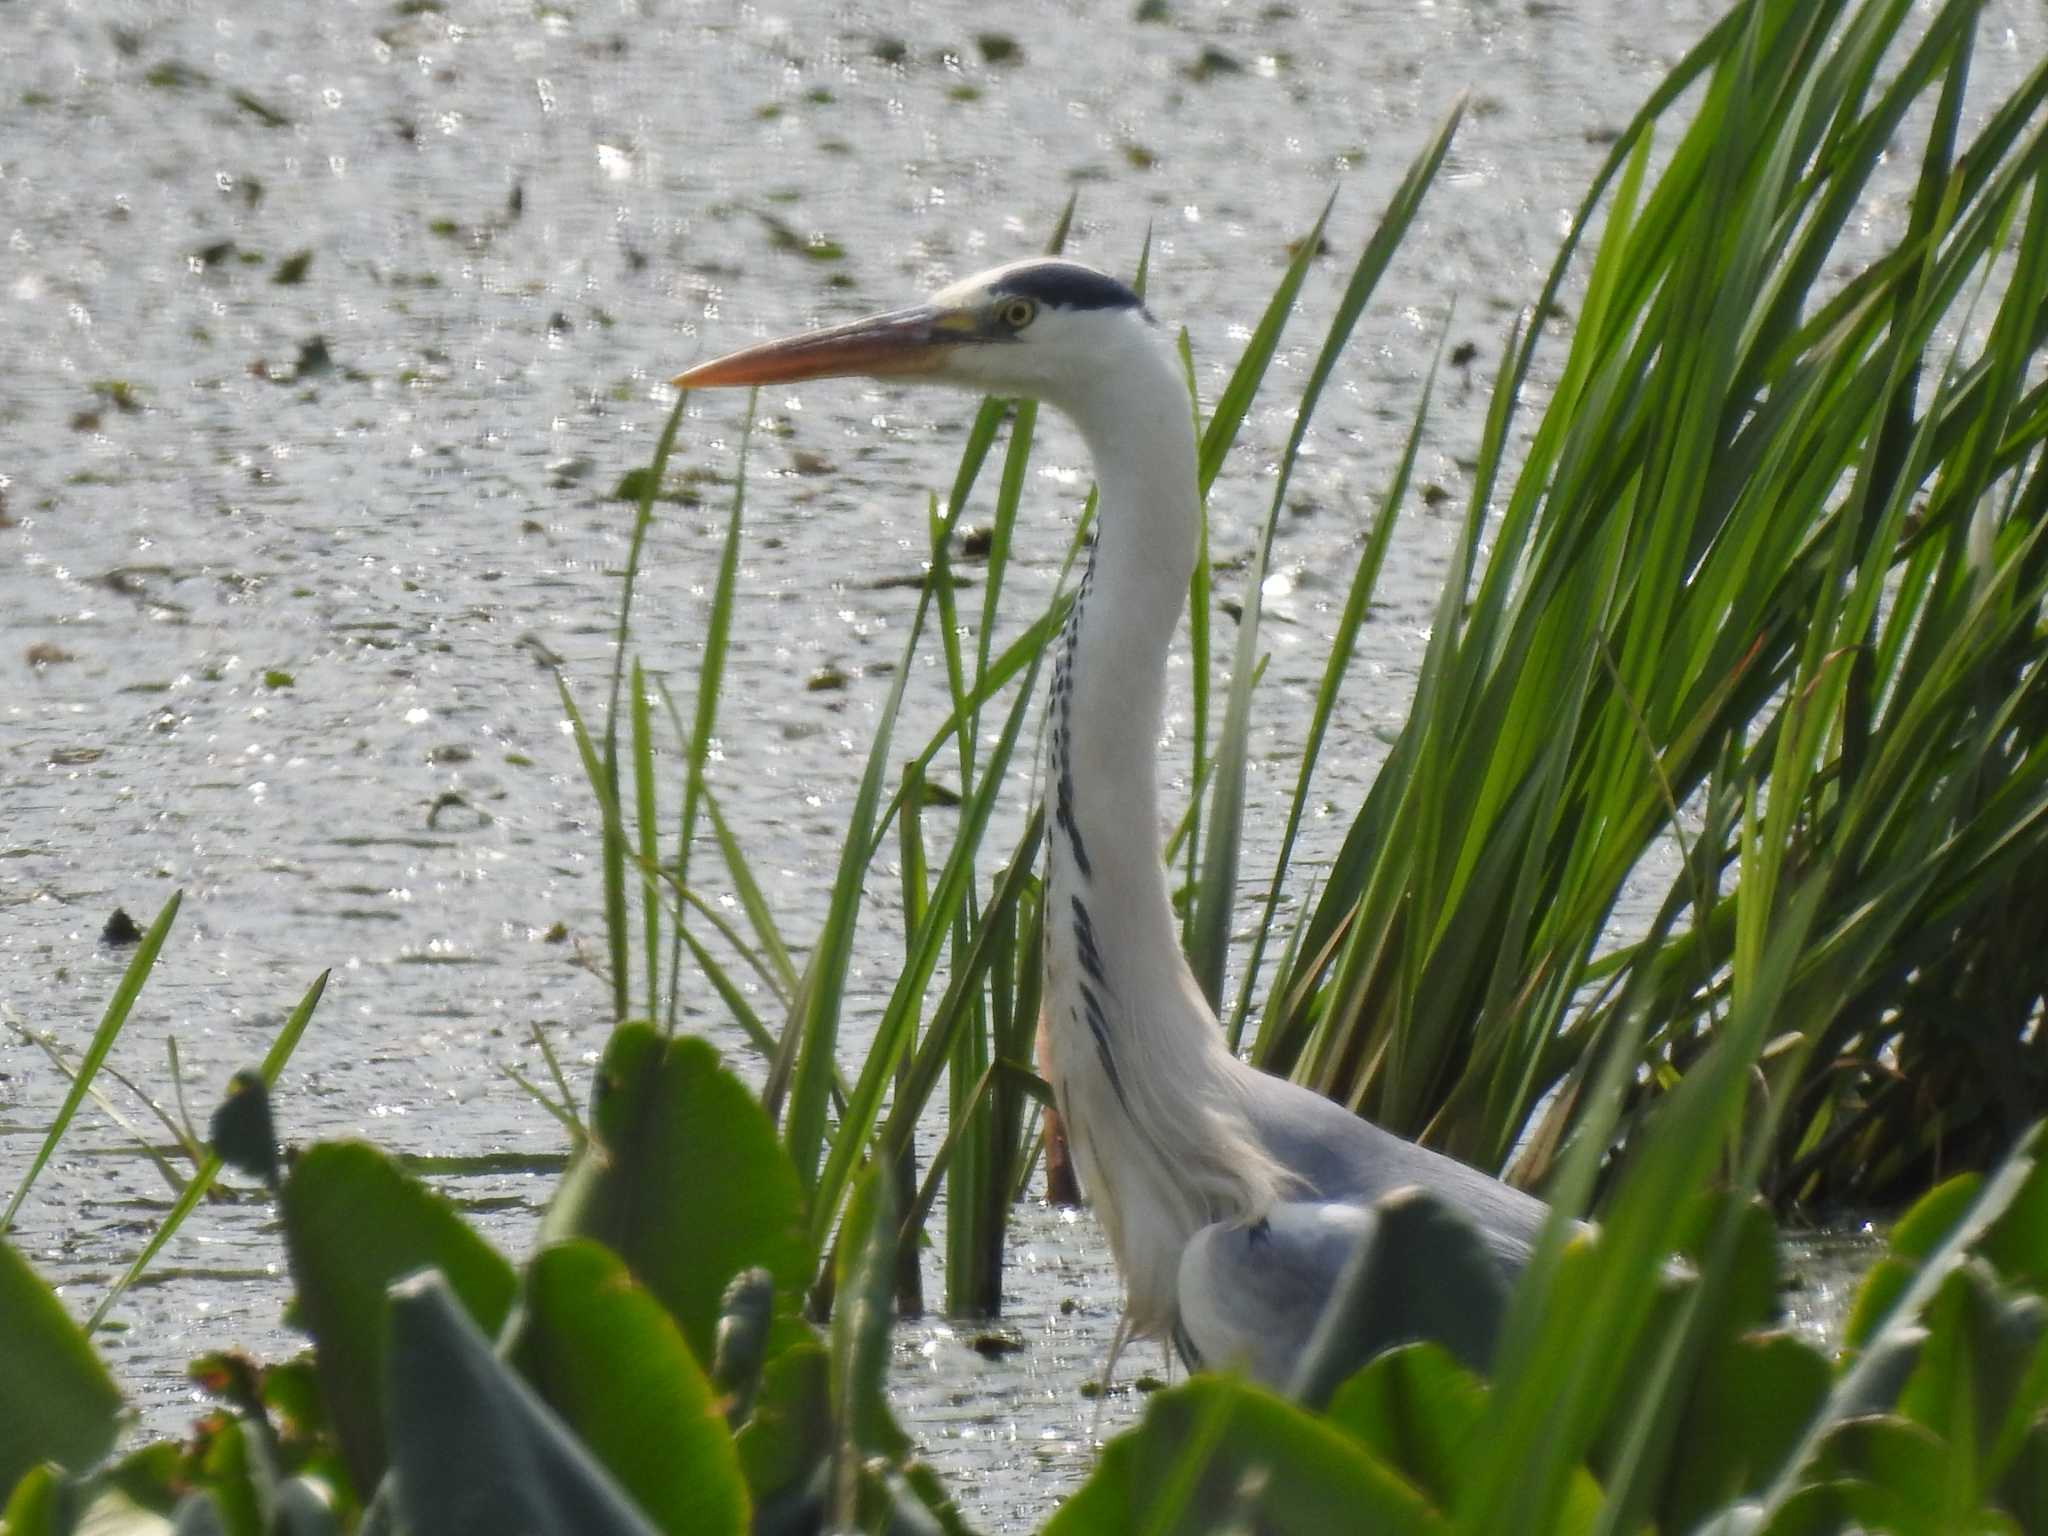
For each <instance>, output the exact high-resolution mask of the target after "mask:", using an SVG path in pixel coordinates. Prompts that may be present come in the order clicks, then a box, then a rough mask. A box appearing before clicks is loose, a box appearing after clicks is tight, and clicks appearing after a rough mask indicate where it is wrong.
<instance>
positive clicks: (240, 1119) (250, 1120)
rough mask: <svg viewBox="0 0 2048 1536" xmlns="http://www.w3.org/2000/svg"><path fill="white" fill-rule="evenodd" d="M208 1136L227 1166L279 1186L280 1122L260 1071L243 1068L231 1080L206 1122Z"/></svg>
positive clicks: (217, 1155)
mask: <svg viewBox="0 0 2048 1536" xmlns="http://www.w3.org/2000/svg"><path fill="white" fill-rule="evenodd" d="M206 1139H207V1141H208V1143H209V1144H210V1145H211V1146H212V1148H213V1152H214V1155H215V1156H216V1157H218V1158H219V1159H220V1160H221V1161H222V1162H223V1163H226V1164H227V1165H228V1167H230V1168H233V1169H234V1170H236V1171H237V1172H238V1173H246V1174H248V1175H249V1176H250V1177H251V1178H255V1179H261V1180H262V1181H263V1182H264V1183H265V1184H266V1185H268V1186H269V1187H271V1188H273V1189H274V1188H276V1187H277V1179H278V1161H277V1126H276V1123H275V1122H274V1121H273V1120H272V1118H271V1113H270V1085H269V1084H267V1083H266V1082H264V1081H263V1074H262V1073H261V1072H254V1071H248V1070H244V1071H241V1072H237V1073H236V1074H235V1075H234V1076H233V1077H232V1078H230V1079H229V1080H228V1093H227V1097H226V1098H224V1099H222V1100H221V1101H220V1106H219V1107H218V1108H217V1109H215V1110H214V1112H213V1118H212V1119H211V1120H209V1121H208V1122H207V1126H206Z"/></svg>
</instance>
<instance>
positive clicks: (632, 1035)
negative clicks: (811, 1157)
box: [541, 1022, 810, 1361]
mask: <svg viewBox="0 0 2048 1536" xmlns="http://www.w3.org/2000/svg"><path fill="white" fill-rule="evenodd" d="M590 1133H591V1140H590V1145H589V1146H587V1147H586V1148H585V1149H584V1150H583V1151H582V1152H580V1153H578V1154H577V1156H576V1159H575V1161H574V1162H573V1163H571V1164H570V1166H569V1171H568V1172H567V1173H566V1174H565V1175H564V1176H563V1178H562V1183H561V1186H560V1187H559V1188H558V1189H557V1190H556V1191H555V1197H554V1200H553V1201H552V1202H551V1203H550V1205H549V1207H548V1212H547V1215H546V1217H545V1218H544V1219H543V1221H542V1223H541V1239H542V1241H543V1242H544V1243H547V1242H553V1241H557V1240H560V1239H563V1238H569V1237H590V1238H595V1239H596V1240H597V1241H598V1242H600V1243H602V1244H603V1245H604V1246H605V1247H607V1248H609V1249H611V1250H612V1252H614V1253H616V1254H618V1255H619V1256H620V1257H621V1258H623V1259H624V1260H625V1261H626V1264H627V1266H628V1267H629V1268H630V1269H631V1270H632V1272H633V1276H634V1278H635V1279H637V1280H638V1281H639V1282H640V1283H641V1284H642V1285H644V1286H646V1287H647V1289H648V1290H649V1291H651V1292H653V1293H654V1296H655V1297H656V1299H658V1300H659V1301H660V1302H661V1304H662V1305H663V1306H664V1307H666V1308H668V1311H669V1315H670V1316H672V1317H673V1318H674V1319H675V1320H676V1324H677V1326H678V1327H680V1328H681V1329H682V1331H683V1338H684V1340H685V1341H686V1342H687V1343H688V1344H689V1346H690V1351H691V1353H692V1354H693V1355H695V1356H696V1357H697V1359H698V1360H699V1361H710V1360H712V1359H713V1358H714V1357H715V1352H716V1332H717V1328H718V1317H719V1310H720V1304H721V1301H722V1298H723V1296H724V1294H725V1288H726V1286H727V1284H728V1283H729V1282H730V1281H731V1280H732V1278H733V1276H734V1275H736V1274H738V1273H739V1272H740V1271H741V1270H743V1269H749V1268H754V1267H759V1268H761V1269H765V1270H767V1271H768V1273H769V1274H770V1275H771V1276H772V1277H773V1278H774V1281H775V1288H776V1294H777V1295H778V1296H783V1297H794V1296H798V1295H800V1294H802V1291H803V1287H804V1285H805V1283H806V1282H807V1281H808V1280H809V1279H810V1275H809V1274H808V1272H807V1266H806V1261H805V1253H804V1245H803V1237H802V1217H803V1193H802V1191H801V1190H800V1189H799V1188H798V1186H797V1180H796V1171H795V1170H794V1169H793V1168H792V1167H791V1166H790V1163H789V1159H788V1157H786V1156H785V1155H784V1153H783V1151H782V1148H781V1147H780V1146H778V1145H777V1144H776V1140H775V1130H774V1127H773V1126H771V1125H770V1124H769V1122H768V1117H767V1115H766V1114H765V1113H764V1112H763V1111H762V1109H761V1106H760V1105H759V1104H758V1103H757V1102H756V1101H755V1099H754V1096H753V1094H751V1093H750V1092H748V1091H747V1088H746V1086H745V1085H744V1084H742V1083H741V1082H740V1080H739V1079H738V1078H736V1077H734V1076H733V1075H732V1074H731V1073H730V1072H728V1071H726V1070H725V1068H724V1067H723V1066H721V1065H720V1064H719V1059H718V1053H717V1051H715V1050H714V1049H712V1047H711V1046H710V1045H709V1044H707V1043H706V1042H704V1041H702V1040H697V1039H692V1038H688V1037H680V1038H673V1039H667V1040H664V1039H663V1038H662V1037H661V1036H660V1035H659V1034H657V1033H656V1032H655V1030H654V1029H653V1027H652V1026H651V1025H648V1024H644V1023H638V1022H635V1023H632V1024H626V1025H622V1026H621V1027H620V1028H618V1029H617V1030H615V1031H614V1032H613V1034H612V1038H611V1042H610V1044H608V1045H607V1046H606V1048H605V1054H604V1060H603V1061H602V1062H601V1063H600V1064H599V1066H598V1069H597V1074H596V1082H595V1086H594V1087H593V1089H592V1103H591V1116H590Z"/></svg>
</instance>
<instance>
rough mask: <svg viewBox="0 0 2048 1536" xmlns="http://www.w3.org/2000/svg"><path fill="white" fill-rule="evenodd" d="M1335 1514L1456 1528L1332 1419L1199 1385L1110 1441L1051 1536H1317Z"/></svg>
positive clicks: (1367, 1527) (1366, 1522)
mask: <svg viewBox="0 0 2048 1536" xmlns="http://www.w3.org/2000/svg"><path fill="white" fill-rule="evenodd" d="M1337 1512H1341V1514H1338V1513H1337ZM1333 1515H1334V1516H1336V1517H1337V1518H1339V1519H1340V1520H1341V1522H1342V1525H1343V1526H1344V1528H1346V1529H1350V1530H1360V1531H1372V1532H1374V1533H1375V1536H1436V1533H1439V1532H1447V1531H1448V1530H1449V1529H1450V1527H1449V1526H1448V1525H1447V1524H1446V1523H1445V1521H1444V1520H1443V1518H1442V1516H1441V1515H1439V1514H1438V1513H1437V1512H1436V1511H1435V1510H1433V1509H1432V1508H1431V1507H1430V1504H1429V1501H1428V1500H1427V1499H1426V1498H1425V1497H1424V1496H1423V1495H1422V1494H1421V1493H1420V1492H1419V1491H1418V1490H1417V1489H1415V1488H1414V1487H1413V1486H1411V1485H1410V1484H1409V1483H1408V1482H1406V1481H1405V1480H1404V1479H1403V1478H1401V1477H1400V1476H1399V1475H1398V1474H1397V1473H1395V1472H1394V1471H1393V1470H1392V1469H1391V1468H1389V1467H1388V1466H1386V1465H1385V1464H1384V1463H1383V1462H1382V1461H1380V1460H1379V1459H1378V1458H1376V1457H1375V1456H1373V1455H1372V1454H1371V1453H1370V1452H1369V1451H1367V1450H1366V1449H1365V1448H1364V1447H1363V1446H1362V1445H1360V1444H1359V1442H1358V1441H1357V1440H1355V1439H1353V1438H1352V1437H1351V1436H1350V1435H1348V1434H1346V1433H1345V1432H1344V1431H1342V1430H1340V1429H1338V1428H1337V1427H1335V1426H1334V1425H1332V1424H1331V1423H1330V1422H1329V1421H1328V1420H1326V1419H1323V1418H1319V1417H1317V1416H1316V1415H1313V1414H1310V1413H1307V1412H1305V1411H1304V1410H1302V1409H1300V1408H1298V1407H1296V1406H1294V1405H1293V1404H1292V1403H1287V1402H1283V1401H1281V1400H1280V1399H1279V1398H1277V1397H1275V1396H1273V1395H1272V1394H1271V1393H1269V1392H1266V1391H1264V1390H1262V1389H1260V1388H1258V1387H1254V1386H1251V1385H1249V1384H1247V1383H1244V1382H1241V1381H1236V1380H1232V1379H1230V1378H1227V1377H1221V1376H1197V1377H1196V1378H1195V1379H1194V1380H1192V1381H1190V1382H1188V1383H1187V1384H1186V1385H1185V1386H1181V1387H1174V1388H1172V1389H1170V1390H1168V1391H1165V1392H1161V1393H1159V1394H1158V1395H1157V1396H1155V1397H1154V1398H1153V1399H1152V1402H1151V1404H1150V1406H1149V1407H1147V1409H1146V1411H1145V1418H1144V1422H1143V1423H1142V1424H1141V1425H1140V1426H1139V1427H1138V1428H1137V1429H1136V1430H1134V1431H1132V1432H1131V1433H1129V1434H1125V1435H1121V1436H1119V1437H1118V1438H1117V1439H1115V1440H1113V1441H1111V1442H1110V1444H1109V1445H1108V1447H1107V1448H1106V1449H1105V1450H1104V1451H1103V1453H1102V1460H1101V1461H1100V1462H1099V1463H1098V1464H1097V1465H1096V1468H1095V1472H1094V1475H1093V1476H1091V1477H1090V1478H1089V1479H1088V1481H1087V1482H1086V1483H1085V1484H1083V1485H1082V1487H1081V1490H1080V1491H1079V1492H1078V1493H1076V1494H1075V1495H1074V1496H1073V1497H1072V1498H1070V1499H1068V1500H1067V1501H1066V1503H1064V1504H1062V1505H1061V1506H1060V1508H1059V1511H1058V1513H1056V1514H1055V1515H1054V1516H1053V1518H1052V1520H1051V1522H1050V1523H1049V1524H1048V1525H1047V1526H1046V1528H1045V1536H1123V1533H1125V1532H1129V1531H1144V1532H1146V1533H1147V1536H1181V1533H1189V1536H1192V1533H1194V1532H1198V1531H1214V1530H1224V1529H1256V1530H1259V1531H1261V1532H1270V1533H1274V1536H1295V1533H1299V1536H1321V1533H1323V1532H1327V1531H1329V1530H1330V1529H1331V1520H1332V1518H1333Z"/></svg>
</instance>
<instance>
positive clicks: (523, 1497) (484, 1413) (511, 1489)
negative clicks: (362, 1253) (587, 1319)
mask: <svg viewBox="0 0 2048 1536" xmlns="http://www.w3.org/2000/svg"><path fill="white" fill-rule="evenodd" d="M387 1377H388V1379H387V1382H386V1393H387V1401H388V1402H389V1405H390V1407H389V1412H390V1421H389V1422H390V1435H391V1448H392V1466H391V1470H392V1477H393V1485H394V1492H395V1500H396V1504H397V1510H398V1513H399V1515H400V1517H401V1519H402V1520H403V1522H404V1524H405V1526H406V1528H407V1529H408V1530H410V1531H412V1532H416V1533H420V1532H427V1531H432V1532H434V1533H435V1536H504V1533H508V1532H528V1531H530V1532H535V1533H550V1536H552V1533H563V1536H567V1533H569V1532H574V1533H576V1536H655V1532H656V1530H657V1527H656V1526H655V1525H653V1524H652V1523H651V1522H650V1521H649V1520H648V1519H647V1517H646V1516H645V1515H644V1514H642V1513H641V1512H640V1510H638V1509H637V1508H635V1507H634V1504H633V1501H632V1499H631V1497H630V1496H629V1495H628V1494H627V1493H626V1492H625V1490H624V1489H622V1488H621V1487H620V1486H619V1485H618V1484H617V1483H616V1482H614V1481H613V1480H612V1479H611V1477H610V1476H609V1475H608V1474H607V1473H606V1472H605V1470H604V1468H603V1467H601V1466H600V1465H598V1463H597V1462H596V1460H595V1459H593V1458H592V1456H591V1454H590V1452H589V1451H587V1450H586V1449H584V1447H583V1446H582V1444H581V1443H579V1442H578V1441H577V1439H576V1437H575V1435H574V1434H572V1433H571V1432H570V1430H569V1429H568V1427H567V1426H566V1425H564V1424H563V1422H562V1421H561V1420H560V1419H559V1418H557V1417H556V1416H555V1414H554V1413H553V1411H552V1410H550V1409H549V1408H548V1406H547V1404H545V1403H543V1402H542V1401H541V1400H540V1398H539V1397H538V1396H537V1395H536V1394H535V1392H534V1390H533V1388H531V1387H529V1386H528V1385H527V1384H526V1383H525V1382H523V1381H521V1380H520V1379H519V1377H518V1375H517V1374H516V1373H514V1372H513V1371H512V1370H511V1368H510V1367H508V1366H507V1365H506V1364H505V1363H504V1362H503V1361H502V1360H500V1359H498V1357H497V1356H496V1355H495V1354H493V1353H492V1351H491V1345H490V1341H489V1340H488V1339H487V1338H485V1337H484V1335H483V1334H481V1333H479V1332H478V1331H477V1327H476V1324H475V1323H474V1322H473V1321H471V1317H470V1313H469V1311H468V1309H467V1308H466V1307H465V1305H464V1303H463V1302H462V1301H461V1300H460V1299H459V1298H458V1297H457V1296H456V1294H455V1293H454V1291H453V1290H452V1288H451V1287H450V1286H449V1285H448V1283H447V1282H446V1281H445V1280H444V1279H443V1278H442V1277H441V1276H440V1275H438V1274H426V1275H420V1276H417V1277H415V1278H413V1279H411V1280H407V1281H405V1282H404V1283H402V1284H400V1285H398V1286H396V1287H394V1288H393V1290H392V1294H391V1351H390V1356H389V1361H388V1365H387Z"/></svg>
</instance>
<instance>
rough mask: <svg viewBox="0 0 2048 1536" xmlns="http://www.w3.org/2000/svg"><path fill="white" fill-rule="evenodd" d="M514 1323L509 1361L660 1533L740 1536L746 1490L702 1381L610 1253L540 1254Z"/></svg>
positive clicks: (559, 1248) (577, 1247) (569, 1247)
mask: <svg viewBox="0 0 2048 1536" xmlns="http://www.w3.org/2000/svg"><path fill="white" fill-rule="evenodd" d="M520 1319H521V1320H520V1326H519V1341H518V1344H517V1346H516V1347H515V1349H514V1354H513V1359H514V1363H515V1364H517V1365H518V1367H519V1368H520V1370H521V1372H522V1373H523V1374H524V1375H525V1377H526V1379H527V1380H528V1381H529V1382H530V1383H532V1385H533V1387H534V1388H535V1390H536V1391H538V1392H539V1393H540V1395H541V1397H542V1398H543V1399H544V1400H545V1401H546V1402H547V1404H548V1406H549V1407H551V1408H552V1409H554V1411H555V1412H556V1413H557V1414H559V1415H560V1416H561V1418H562V1420H563V1421H564V1423H566V1424H567V1426H568V1427H569V1428H570V1429H571V1430H572V1431H573V1432H574V1433H575V1434H576V1435H577V1437H578V1438H579V1439H580V1440H581V1441H582V1442H583V1445H584V1447H585V1448H586V1449H587V1450H588V1451H589V1452H590V1453H591V1454H592V1455H593V1456H595V1457H596V1458H597V1459H598V1460H599V1461H600V1462H602V1463H603V1464H604V1466H605V1467H606V1469H607V1470H609V1471H610V1473H611V1475H612V1476H613V1477H614V1478H616V1479H617V1480H618V1483H619V1486H620V1487H621V1488H623V1489H624V1490H625V1491H626V1492H627V1493H628V1494H630V1495H631V1496H632V1498H633V1500H634V1502H635V1503H636V1504H638V1505H639V1507H640V1508H641V1509H642V1510H643V1511H645V1512H646V1514H647V1515H648V1516H649V1517H650V1518H651V1519H653V1520H654V1522H655V1523H656V1524H657V1525H659V1526H660V1527H661V1528H662V1529H663V1530H668V1531H691V1532H703V1533H704V1536H715V1533H718V1532H724V1531H730V1532H735V1533H737V1532H741V1531H744V1530H746V1528H747V1514H748V1510H747V1489H746V1483H745V1481H744V1480H743V1479H742V1477H741V1476H740V1465H739V1457H738V1455H737V1453H736V1452H735V1451H734V1449H733V1443H732V1436H731V1434H730V1433H729V1432H728V1431H727V1429H726V1425H725V1418H724V1415H723V1413H722V1412H721V1411H720V1405H719V1402H718V1400H717V1397H716V1396H715V1395H714V1393H713V1392H712V1389H711V1384H710V1382H709V1381H708V1380H706V1378H705V1375H704V1372H703V1370H702V1368H701V1367H699V1365H698V1364H697V1361H696V1359H695V1357H693V1356H692V1355H691V1353H690V1349H689V1346H688V1345H687V1344H685V1343H684V1342H683V1336H682V1334H681V1333H680V1332H679V1331H678V1329H677V1327H676V1324H675V1321H674V1319H673V1318H671V1317H670V1316H669V1314H668V1312H667V1311H666V1310H665V1309H664V1308H663V1307H662V1305H661V1303H660V1302H658V1301H656V1300H655V1299H654V1297H653V1296H651V1295H649V1294H648V1292H647V1291H646V1290H645V1289H643V1288H642V1287H640V1286H639V1285H636V1284H635V1283H634V1281H633V1278H632V1276H631V1275H630V1274H629V1273H628V1272H627V1270H626V1266H625V1263H624V1262H623V1261H622V1260H621V1259H620V1258H619V1257H618V1256H617V1255H616V1254H613V1253H609V1252H607V1251H606V1250H605V1249H603V1248H600V1247H599V1246H598V1245H597V1244H595V1243H592V1242H589V1241H585V1240H577V1241H572V1242H566V1243H558V1244H556V1245H555V1246H553V1247H550V1248H544V1249H542V1250H541V1251H540V1253H539V1254H537V1255H535V1257H534V1260H533V1263H532V1264H531V1265H530V1266H529V1267H528V1269H527V1273H526V1291H525V1307H524V1309H523V1311H522V1312H521V1314H520Z"/></svg>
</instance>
